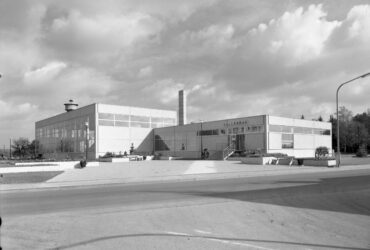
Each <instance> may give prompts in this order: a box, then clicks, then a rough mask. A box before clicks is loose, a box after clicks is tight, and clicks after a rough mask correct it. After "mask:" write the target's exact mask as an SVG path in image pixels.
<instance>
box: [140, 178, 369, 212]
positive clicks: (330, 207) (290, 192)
mask: <svg viewBox="0 0 370 250" xmlns="http://www.w3.org/2000/svg"><path fill="white" fill-rule="evenodd" d="M249 184H251V183H249ZM295 184H296V185H295ZM284 185H285V186H284ZM287 185H288V187H287ZM271 186H276V188H275V187H273V188H271ZM282 186H283V187H282ZM146 192H153V193H157V192H163V193H178V194H184V195H193V196H203V197H212V198H223V199H233V200H239V201H248V202H257V203H265V204H272V205H279V206H289V207H297V208H308V209H316V210H327V211H332V212H342V213H350V214H361V215H367V216H369V215H370V175H364V176H355V177H338V178H322V179H320V180H319V181H300V180H297V181H294V180H293V181H292V180H289V181H274V182H272V183H270V187H269V188H265V189H258V190H241V191H229V192H228V191H226V192H225V191H186V190H184V191H181V190H176V191H167V190H166V191H158V190H152V191H146Z"/></svg>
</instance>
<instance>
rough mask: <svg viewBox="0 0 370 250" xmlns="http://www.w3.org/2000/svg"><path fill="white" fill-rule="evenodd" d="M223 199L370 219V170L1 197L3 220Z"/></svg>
mask: <svg viewBox="0 0 370 250" xmlns="http://www.w3.org/2000/svg"><path fill="white" fill-rule="evenodd" d="M346 194H347V195H346ZM357 194H359V195H357ZM317 195H320V196H323V195H326V196H328V197H330V198H331V200H332V201H333V200H334V201H335V202H331V203H328V204H325V203H323V204H317V203H315V202H310V201H311V199H312V197H314V196H317ZM296 196H299V197H307V202H304V201H302V200H300V201H299V202H295V201H294V200H293V199H291V198H292V197H296ZM282 198H283V199H282ZM225 200H239V201H250V202H257V203H268V204H274V205H281V206H290V207H301V208H310V209H318V210H327V211H337V212H345V213H352V214H361V215H367V216H368V215H370V170H351V171H339V172H330V173H320V174H317V173H312V174H296V175H280V176H266V177H249V178H241V179H225V180H212V181H197V182H177V183H160V184H158V183H157V184H144V185H143V184H141V185H123V184H122V185H106V186H89V187H83V188H82V187H81V188H61V189H44V190H29V191H20V192H3V193H0V202H1V205H0V209H1V210H0V212H1V216H2V217H3V218H6V217H9V216H10V217H12V216H18V215H32V214H47V213H55V212H61V211H74V210H86V209H101V208H114V207H119V208H120V209H121V210H140V209H148V208H151V207H171V206H178V205H179V204H184V205H188V204H208V203H209V204H212V203H218V202H223V201H225ZM338 204H340V205H338Z"/></svg>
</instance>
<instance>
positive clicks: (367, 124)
mask: <svg viewBox="0 0 370 250" xmlns="http://www.w3.org/2000/svg"><path fill="white" fill-rule="evenodd" d="M329 122H331V123H332V131H333V134H332V145H333V148H334V149H336V141H337V123H338V121H337V119H335V118H334V116H333V115H331V116H330V120H329ZM339 126H340V142H341V143H340V147H341V148H340V150H341V151H342V152H344V153H355V152H357V151H358V150H359V148H360V147H362V148H363V147H367V148H368V149H370V110H369V109H368V110H367V112H364V113H362V114H357V115H355V116H353V114H352V112H351V111H350V110H348V109H346V108H345V107H341V108H340V111H339Z"/></svg>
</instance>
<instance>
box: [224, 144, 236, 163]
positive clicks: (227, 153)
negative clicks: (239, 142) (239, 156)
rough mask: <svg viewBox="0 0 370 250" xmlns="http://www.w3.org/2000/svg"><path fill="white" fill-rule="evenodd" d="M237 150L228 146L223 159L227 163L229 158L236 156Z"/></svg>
mask: <svg viewBox="0 0 370 250" xmlns="http://www.w3.org/2000/svg"><path fill="white" fill-rule="evenodd" d="M234 152H235V148H232V147H230V146H227V147H226V148H225V149H224V150H223V152H222V159H223V160H224V161H225V160H227V158H229V157H230V156H231V155H232V154H234Z"/></svg>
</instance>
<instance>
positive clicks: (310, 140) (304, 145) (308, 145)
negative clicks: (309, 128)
mask: <svg viewBox="0 0 370 250" xmlns="http://www.w3.org/2000/svg"><path fill="white" fill-rule="evenodd" d="M294 148H295V149H312V148H314V135H305V134H295V135H294Z"/></svg>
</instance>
